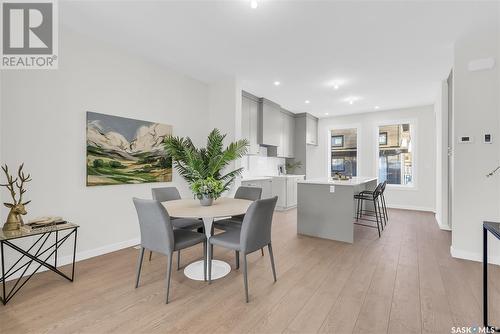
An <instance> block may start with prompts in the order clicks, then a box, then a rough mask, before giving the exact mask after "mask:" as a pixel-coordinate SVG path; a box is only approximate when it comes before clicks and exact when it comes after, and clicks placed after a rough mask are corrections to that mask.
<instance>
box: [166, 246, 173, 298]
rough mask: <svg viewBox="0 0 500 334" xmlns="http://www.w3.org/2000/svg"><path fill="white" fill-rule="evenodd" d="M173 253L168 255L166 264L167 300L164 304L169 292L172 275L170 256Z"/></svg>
mask: <svg viewBox="0 0 500 334" xmlns="http://www.w3.org/2000/svg"><path fill="white" fill-rule="evenodd" d="M173 255H174V254H173V253H170V254H169V255H168V266H167V301H166V302H165V304H168V296H169V294H170V276H172V256H173Z"/></svg>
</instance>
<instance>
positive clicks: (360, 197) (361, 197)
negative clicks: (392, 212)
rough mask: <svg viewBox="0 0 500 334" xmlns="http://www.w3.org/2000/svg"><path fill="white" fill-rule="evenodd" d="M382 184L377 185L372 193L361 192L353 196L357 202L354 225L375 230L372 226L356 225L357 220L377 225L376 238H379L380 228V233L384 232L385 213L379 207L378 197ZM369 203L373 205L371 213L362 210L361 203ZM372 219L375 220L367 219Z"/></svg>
mask: <svg viewBox="0 0 500 334" xmlns="http://www.w3.org/2000/svg"><path fill="white" fill-rule="evenodd" d="M382 186H383V184H382V183H379V184H378V185H377V187H376V188H375V190H373V191H364V192H363V191H362V192H360V193H359V194H356V195H354V199H356V200H357V208H356V223H355V224H356V225H361V226H366V227H371V228H375V226H373V225H368V224H360V223H357V222H358V221H359V220H366V221H372V222H376V223H377V226H376V228H377V230H378V236H379V238H380V227H382V231H383V230H384V216H385V213H382V209H381V207H380V196H381V192H382ZM364 201H369V202H372V203H373V211H371V210H363V202H364ZM368 217H374V218H375V219H372V218H368Z"/></svg>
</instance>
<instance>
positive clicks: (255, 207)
mask: <svg viewBox="0 0 500 334" xmlns="http://www.w3.org/2000/svg"><path fill="white" fill-rule="evenodd" d="M277 201H278V197H277V196H275V197H273V198H268V199H261V200H257V201H255V202H253V203H252V204H251V205H250V207H249V208H248V210H247V213H246V214H245V218H243V223H242V224H241V229H231V230H228V231H226V232H224V233H221V234H218V235H214V236H212V237H210V239H208V242H209V244H210V247H209V251H208V284H211V282H212V270H211V269H212V256H213V246H214V245H217V246H221V247H224V248H229V249H232V250H234V251H236V253H237V254H238V253H240V252H241V253H242V254H243V282H244V284H245V297H246V302H247V303H248V274H247V254H250V253H253V252H255V251H257V250H259V249H261V248H262V247H264V246H267V247H268V249H269V256H270V258H271V267H272V270H273V277H274V281H275V282H276V269H275V267H274V256H273V248H272V245H271V224H272V222H273V213H274V208H275V207H276V202H277ZM237 258H239V257H237Z"/></svg>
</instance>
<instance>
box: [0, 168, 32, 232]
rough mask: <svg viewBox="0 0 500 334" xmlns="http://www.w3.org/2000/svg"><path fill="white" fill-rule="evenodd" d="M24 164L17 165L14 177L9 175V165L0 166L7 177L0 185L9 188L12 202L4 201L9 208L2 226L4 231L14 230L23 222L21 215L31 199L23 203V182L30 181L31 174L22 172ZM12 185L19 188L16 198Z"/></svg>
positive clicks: (24, 191)
mask: <svg viewBox="0 0 500 334" xmlns="http://www.w3.org/2000/svg"><path fill="white" fill-rule="evenodd" d="M23 167H24V164H21V166H19V169H18V171H17V177H16V178H15V179H14V176H12V175H10V173H9V167H8V166H7V165H4V166H2V170H3V171H4V173H5V176H6V177H7V183H5V184H0V186H2V187H6V188H7V190H9V192H10V195H11V197H12V201H13V202H12V203H4V205H5V206H6V207H8V208H9V209H10V212H9V215H8V216H7V221H6V222H5V224H4V226H3V230H4V231H15V230H18V229H19V228H20V227H21V225H22V224H23V219H22V215H25V214H26V213H27V212H26V208H25V205H27V204H28V203H29V202H31V201H27V202H24V203H23V195H24V193H26V189H25V188H24V185H25V183H27V182H29V181H31V175H30V174H28V175H26V174H24V172H23ZM14 187H17V189H18V190H19V198H18V199H16V190H15V188H14Z"/></svg>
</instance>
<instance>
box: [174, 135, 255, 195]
mask: <svg viewBox="0 0 500 334" xmlns="http://www.w3.org/2000/svg"><path fill="white" fill-rule="evenodd" d="M225 138H226V135H225V134H224V135H223V134H221V132H220V130H219V129H213V130H212V131H211V132H210V134H209V135H208V137H207V146H206V147H203V148H196V147H195V146H194V144H193V142H192V141H191V139H190V138H189V137H186V138H183V137H173V136H170V137H168V138H166V139H165V150H166V152H167V154H168V155H170V156H171V157H172V160H173V161H174V166H175V168H176V169H177V171H178V172H179V174H180V175H181V176H182V177H183V178H185V179H186V181H187V182H188V183H189V184H190V185H193V184H194V183H195V182H197V181H198V180H207V179H209V178H212V179H214V180H216V181H218V182H221V183H222V184H223V186H222V189H223V190H222V191H220V192H219V193H218V194H215V196H216V197H218V196H219V195H220V193H222V192H223V191H226V190H229V188H230V186H231V185H232V183H233V182H234V179H235V178H236V176H238V175H240V174H241V172H242V171H243V168H238V169H235V170H233V171H229V172H226V171H224V174H223V175H222V170H224V169H226V168H227V167H228V166H229V164H230V163H231V162H232V161H234V160H236V159H239V158H241V157H242V156H244V155H245V154H246V153H247V149H248V141H247V140H246V139H242V140H238V141H236V142H232V143H230V144H229V145H228V146H227V147H226V148H224V139H225Z"/></svg>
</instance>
